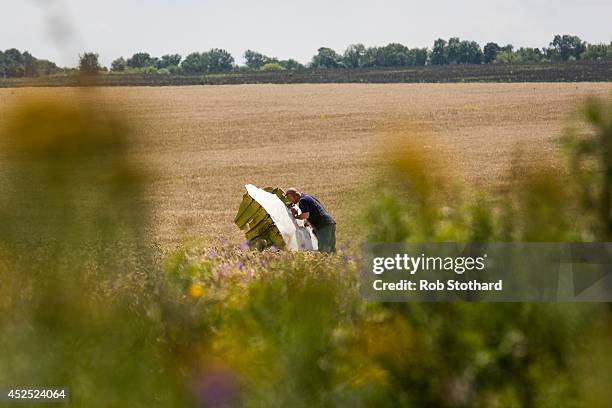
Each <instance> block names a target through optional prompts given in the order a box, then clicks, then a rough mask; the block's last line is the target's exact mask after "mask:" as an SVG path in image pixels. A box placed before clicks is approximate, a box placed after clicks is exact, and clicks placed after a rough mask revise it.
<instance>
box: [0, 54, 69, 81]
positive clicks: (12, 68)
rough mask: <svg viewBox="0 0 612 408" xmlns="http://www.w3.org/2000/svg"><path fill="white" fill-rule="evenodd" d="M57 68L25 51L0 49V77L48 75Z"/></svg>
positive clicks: (51, 63)
mask: <svg viewBox="0 0 612 408" xmlns="http://www.w3.org/2000/svg"><path fill="white" fill-rule="evenodd" d="M58 70H59V68H58V67H57V65H55V64H54V63H53V62H51V61H47V60H43V59H37V58H34V57H33V56H32V54H30V53H29V52H27V51H25V52H23V53H22V52H21V51H19V50H18V49H15V48H11V49H8V50H6V51H4V52H3V51H1V50H0V78H8V77H14V78H19V77H34V76H40V75H49V74H52V73H54V72H57V71H58Z"/></svg>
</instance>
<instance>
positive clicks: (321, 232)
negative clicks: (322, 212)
mask: <svg viewBox="0 0 612 408" xmlns="http://www.w3.org/2000/svg"><path fill="white" fill-rule="evenodd" d="M317 239H318V240H319V251H320V252H336V224H324V225H321V227H319V228H317Z"/></svg>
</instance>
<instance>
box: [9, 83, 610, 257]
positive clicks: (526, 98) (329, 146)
mask: <svg viewBox="0 0 612 408" xmlns="http://www.w3.org/2000/svg"><path fill="white" fill-rule="evenodd" d="M611 92H612V83H558V84H552V83H529V84H422V85H420V84H385V85H374V84H368V85H365V84H363V85H359V84H343V85H340V84H319V85H238V86H217V87H198V86H195V87H162V88H149V87H129V88H123V87H115V88H87V89H81V88H22V89H0V126H2V124H3V123H4V121H5V120H6V118H7V117H9V116H10V111H8V110H7V109H6V107H7V106H15V105H19V104H20V101H23V100H24V99H27V97H38V98H55V97H57V96H59V97H61V98H73V100H75V101H76V102H77V103H83V104H100V103H102V105H104V106H106V107H107V108H109V109H114V110H119V111H121V112H122V113H124V114H125V115H126V116H127V117H128V118H129V119H131V120H132V123H134V124H135V125H136V126H135V130H136V132H135V135H136V143H135V145H134V155H135V156H136V157H137V158H138V160H139V161H141V162H142V163H143V164H144V166H146V168H147V169H149V171H150V174H151V177H152V180H153V183H152V186H153V189H152V190H151V192H150V196H151V200H152V202H153V203H154V204H155V218H156V219H155V228H156V231H155V236H156V240H157V241H158V242H160V243H161V244H162V245H163V246H164V247H170V246H174V245H176V244H178V243H180V242H182V241H185V240H189V239H194V238H195V239H202V238H204V237H211V236H219V237H223V238H225V239H228V240H229V241H230V242H239V241H240V240H241V239H242V236H241V233H240V231H239V230H238V229H237V228H236V227H235V226H234V224H233V217H234V215H235V211H236V209H237V206H238V204H239V203H240V200H241V196H242V194H243V193H244V189H243V185H244V184H246V183H253V184H256V185H258V186H268V185H274V186H281V187H284V188H286V187H288V186H296V187H299V188H301V189H303V190H304V191H307V192H309V193H312V194H314V195H316V196H318V197H319V198H320V199H321V200H322V201H323V202H324V203H325V204H326V206H327V207H328V209H329V210H330V211H331V212H332V214H333V215H334V216H335V217H336V218H337V220H338V222H339V227H338V234H339V237H338V238H339V240H341V241H342V240H346V239H351V238H355V231H356V229H355V228H354V227H355V225H356V224H358V222H359V219H358V218H357V216H356V214H357V210H356V208H357V207H358V206H356V205H355V203H360V202H364V201H366V200H368V199H369V197H368V195H367V193H364V187H367V183H368V180H372V177H373V176H376V175H380V172H381V171H384V163H382V162H381V160H380V159H381V158H380V155H379V153H380V147H384V144H385V141H387V140H388V137H389V136H394V137H398V136H399V137H408V135H410V137H414V136H415V132H414V131H412V130H410V129H412V127H413V126H418V127H419V129H421V131H420V133H417V134H416V136H417V139H416V140H417V142H418V143H419V144H421V146H422V147H425V148H429V149H436V150H437V154H438V155H439V157H440V162H441V163H443V165H444V166H445V167H446V170H448V171H449V172H450V173H451V174H452V175H454V176H457V177H460V178H462V179H464V180H465V181H466V182H467V183H469V184H471V185H476V186H477V185H482V184H489V183H496V182H499V181H500V180H501V178H502V175H503V173H504V170H505V169H507V168H508V166H509V163H510V160H511V158H512V155H513V152H514V151H515V150H516V149H517V146H519V145H521V146H523V148H524V149H523V150H524V154H525V157H526V158H527V159H529V160H534V161H547V160H549V159H550V158H551V157H553V156H554V155H555V154H556V146H555V144H554V140H555V139H556V138H557V137H558V136H559V135H560V134H561V131H562V129H563V127H564V125H565V120H567V119H568V118H569V117H570V115H571V113H572V112H573V111H574V110H575V108H576V106H577V105H578V103H579V102H580V101H581V100H582V99H583V98H584V97H586V96H587V95H600V96H606V95H610V93H611ZM551 163H552V161H551ZM0 166H1V165H0Z"/></svg>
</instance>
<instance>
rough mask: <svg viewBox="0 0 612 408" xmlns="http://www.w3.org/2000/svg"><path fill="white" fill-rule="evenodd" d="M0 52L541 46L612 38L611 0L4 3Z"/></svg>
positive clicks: (288, 54)
mask: <svg viewBox="0 0 612 408" xmlns="http://www.w3.org/2000/svg"><path fill="white" fill-rule="evenodd" d="M0 10H1V12H2V13H1V14H2V23H1V24H0V49H2V50H5V49H7V48H18V49H20V50H22V51H23V50H28V51H30V52H31V53H32V54H33V55H34V56H35V57H37V58H46V59H50V60H52V61H54V62H56V63H58V65H61V66H65V65H68V66H74V65H76V63H77V60H78V54H79V53H82V52H84V51H95V52H97V53H99V54H100V60H101V62H102V63H103V64H104V65H108V64H109V63H110V62H111V61H112V60H113V59H115V58H117V57H120V56H124V57H129V56H131V55H132V54H133V53H135V52H138V51H145V52H149V53H150V54H151V55H153V56H161V55H162V54H168V53H179V54H182V55H183V56H185V55H187V54H188V53H190V52H193V51H206V50H208V49H210V48H213V47H216V48H225V49H227V50H228V51H230V52H231V53H232V54H233V55H234V58H236V60H237V62H239V63H242V54H243V53H244V51H245V50H246V49H254V50H257V51H260V52H262V53H264V54H266V55H269V56H275V57H279V58H282V59H285V58H295V59H297V60H299V61H300V62H303V63H306V62H308V61H309V60H310V58H311V57H312V55H314V54H315V53H316V50H317V48H319V47H321V46H326V47H331V48H334V49H335V50H336V51H338V52H342V51H343V50H344V49H345V48H346V46H347V45H349V44H352V43H363V44H365V45H385V44H387V43H389V42H400V43H402V44H405V45H407V46H409V47H425V46H428V47H431V46H432V44H433V41H434V40H435V39H436V38H439V37H442V38H448V37H451V36H458V37H461V38H462V39H467V40H475V41H477V42H479V43H480V44H481V45H484V43H485V42H488V41H494V42H497V43H499V44H506V43H512V44H514V45H515V46H517V47H520V46H531V47H543V46H546V45H548V43H549V42H550V41H551V39H552V37H553V36H554V34H564V33H567V34H575V35H578V36H579V37H581V38H582V39H583V40H586V41H588V42H592V43H597V42H609V41H610V40H612V24H611V22H612V17H611V16H612V0H582V1H578V0H556V1H547V0H471V1H470V0H463V1H460V0H440V1H435V0H429V1H428V0H425V1H400V0H369V1H366V0H335V1H334V0H303V1H294V0H231V1H197V0H102V1H92V0H0Z"/></svg>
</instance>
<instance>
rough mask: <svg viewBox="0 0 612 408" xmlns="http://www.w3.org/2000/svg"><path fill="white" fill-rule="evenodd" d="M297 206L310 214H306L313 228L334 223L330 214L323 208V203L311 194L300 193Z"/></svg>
mask: <svg viewBox="0 0 612 408" xmlns="http://www.w3.org/2000/svg"><path fill="white" fill-rule="evenodd" d="M298 206H299V207H300V210H301V211H302V212H303V213H305V212H307V213H309V214H310V215H309V216H308V222H309V223H310V224H312V226H313V227H315V228H320V227H322V226H324V225H329V224H335V223H336V221H335V220H334V219H333V218H332V216H331V215H330V214H329V213H328V212H327V211H326V210H325V207H323V204H321V202H320V201H319V200H317V199H316V198H314V197H313V196H309V195H308V194H302V196H301V197H300V202H299V203H298Z"/></svg>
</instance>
